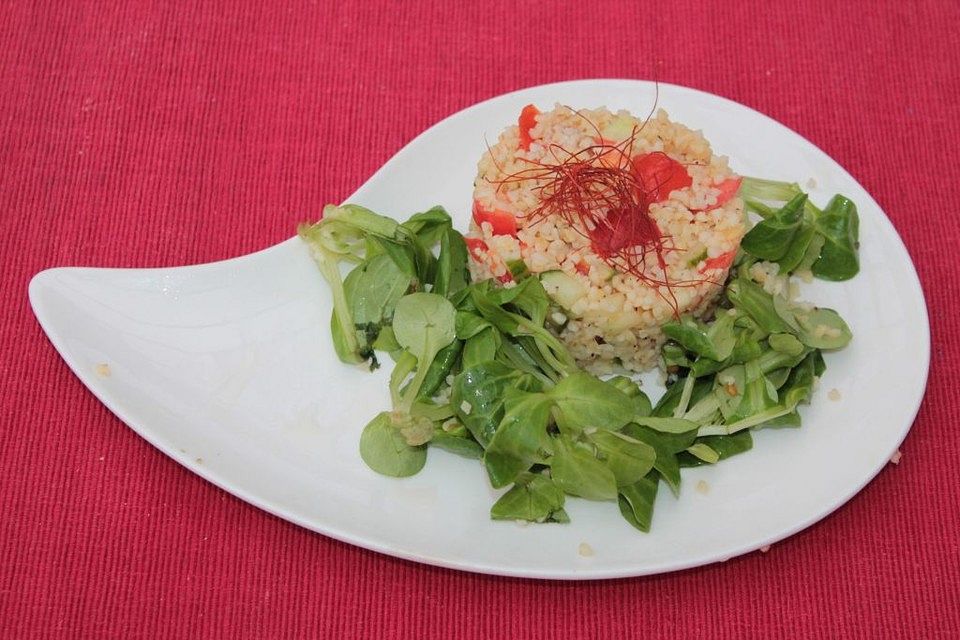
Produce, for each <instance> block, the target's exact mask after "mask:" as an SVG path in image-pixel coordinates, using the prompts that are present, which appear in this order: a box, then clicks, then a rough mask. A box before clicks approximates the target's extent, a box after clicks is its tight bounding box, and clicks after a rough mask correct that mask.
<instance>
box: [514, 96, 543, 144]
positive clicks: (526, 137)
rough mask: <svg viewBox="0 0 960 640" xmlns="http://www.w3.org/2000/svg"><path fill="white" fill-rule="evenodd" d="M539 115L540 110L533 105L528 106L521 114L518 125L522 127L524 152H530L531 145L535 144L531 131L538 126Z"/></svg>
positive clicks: (521, 138) (521, 142)
mask: <svg viewBox="0 0 960 640" xmlns="http://www.w3.org/2000/svg"><path fill="white" fill-rule="evenodd" d="M538 115H540V110H539V109H537V108H536V107H535V106H533V105H532V104H528V105H527V106H525V107H524V108H523V111H521V112H520V119H519V120H518V121H517V124H519V125H520V148H521V149H523V150H524V151H529V150H530V143H531V142H533V138H531V137H530V129H533V128H534V127H535V126H536V125H537V116H538Z"/></svg>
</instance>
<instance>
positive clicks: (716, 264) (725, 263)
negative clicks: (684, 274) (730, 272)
mask: <svg viewBox="0 0 960 640" xmlns="http://www.w3.org/2000/svg"><path fill="white" fill-rule="evenodd" d="M736 257H737V250H736V249H734V250H733V251H727V252H726V253H721V254H720V255H718V256H717V257H716V258H708V259H706V260H704V261H703V266H702V267H701V268H700V269H699V271H700V273H703V272H705V271H710V270H711V269H726V268H727V267H729V266H730V265H731V264H733V259H734V258H736Z"/></svg>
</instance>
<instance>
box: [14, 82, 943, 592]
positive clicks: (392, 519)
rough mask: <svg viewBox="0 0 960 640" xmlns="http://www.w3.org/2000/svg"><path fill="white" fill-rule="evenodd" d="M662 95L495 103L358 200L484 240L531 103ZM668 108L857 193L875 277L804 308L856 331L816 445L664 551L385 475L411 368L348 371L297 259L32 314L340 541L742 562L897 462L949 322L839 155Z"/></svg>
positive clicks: (763, 465)
mask: <svg viewBox="0 0 960 640" xmlns="http://www.w3.org/2000/svg"><path fill="white" fill-rule="evenodd" d="M654 97H655V86H654V85H653V84H652V83H649V82H640V81H626V80H586V81H576V82H565V83H559V84H553V85H546V86H540V87H534V88H531V89H526V90H523V91H519V92H516V93H511V94H507V95H504V96H501V97H498V98H494V99H492V100H489V101H487V102H483V103H481V104H478V105H475V106H473V107H470V108H469V109H466V110H465V111H462V112H460V113H458V114H456V115H454V116H451V117H450V118H448V119H446V120H444V121H443V122H441V123H439V124H437V125H436V126H434V127H432V128H431V129H429V130H428V131H426V132H425V133H423V134H422V135H420V136H419V137H418V138H416V139H415V140H414V141H413V142H411V143H410V144H409V145H408V146H407V147H405V148H404V149H403V150H402V151H400V152H399V153H398V154H397V155H396V156H395V157H394V158H392V159H391V160H390V161H389V162H388V163H387V164H386V165H384V167H383V168H381V169H380V170H379V171H378V172H377V173H376V174H375V175H374V176H373V177H372V178H371V179H370V180H369V181H368V182H367V183H366V184H364V185H363V186H362V187H361V188H360V189H359V190H358V191H357V192H356V193H355V194H354V195H353V196H352V197H351V198H350V199H349V201H351V202H356V203H358V204H363V205H365V206H368V207H370V208H371V209H374V210H375V211H378V212H381V213H385V214H388V215H392V216H394V217H398V218H403V217H406V216H407V215H409V214H410V213H412V212H414V211H419V210H423V209H426V208H428V207H430V206H432V205H435V204H442V205H443V206H445V207H446V208H447V209H448V211H450V212H451V215H453V217H454V220H455V224H456V225H457V227H458V228H459V229H461V230H463V229H465V228H466V226H467V222H468V216H469V211H470V199H471V192H472V183H473V178H474V175H475V171H476V163H477V160H478V159H479V157H480V155H481V153H482V152H483V150H484V148H485V144H486V143H485V140H489V141H491V142H492V141H494V140H496V138H497V136H498V134H499V132H500V130H501V129H502V128H503V127H504V126H506V125H508V124H510V123H511V122H514V121H515V120H516V117H517V114H518V113H519V112H520V110H521V108H522V107H523V106H524V105H525V104H527V103H531V102H532V103H536V104H538V105H539V106H540V107H541V108H550V107H551V106H552V105H553V104H554V103H563V104H569V105H573V106H577V107H596V106H600V105H606V106H608V107H610V108H612V109H620V108H624V109H629V110H631V111H632V112H634V113H635V114H640V115H645V114H646V113H648V112H649V111H650V108H651V105H652V104H653V100H654ZM659 105H660V106H661V107H663V108H665V109H666V110H667V111H668V113H669V114H670V116H671V118H673V119H675V120H678V121H680V122H683V123H685V124H687V125H688V126H691V127H692V128H695V129H702V130H703V132H704V134H705V135H706V137H707V139H708V140H710V142H711V144H712V146H713V149H714V151H715V152H716V153H721V154H724V155H727V156H728V157H729V158H730V164H731V167H732V168H733V170H734V171H736V172H738V173H741V174H745V175H756V176H763V177H767V178H773V179H781V180H792V181H797V182H799V183H800V184H801V185H805V186H806V187H807V188H808V190H809V191H810V193H811V197H812V199H813V201H814V202H816V203H818V204H821V205H823V204H825V203H826V201H827V199H829V197H830V196H831V195H833V194H834V193H837V192H841V193H843V194H845V195H847V196H849V197H850V198H852V199H853V201H854V202H856V203H857V205H858V207H859V211H860V217H861V225H860V227H861V245H862V250H861V260H862V272H861V274H860V275H859V276H858V277H857V278H855V279H854V280H852V281H850V282H846V283H821V282H816V283H814V284H811V285H809V286H805V287H804V289H803V296H802V297H805V298H808V299H811V300H815V301H816V302H817V303H818V304H821V305H823V306H829V307H833V308H835V309H837V310H838V311H839V312H840V313H841V314H842V315H843V317H844V318H845V319H846V320H847V322H848V323H849V324H850V326H851V328H852V330H853V332H854V340H853V342H852V343H851V345H850V346H849V347H848V348H847V349H845V350H843V351H842V352H840V353H837V354H830V355H828V356H827V364H828V370H827V372H826V374H825V376H824V379H823V380H822V381H821V385H820V389H819V392H818V393H817V394H816V396H815V398H814V401H813V404H812V405H811V406H809V407H805V408H803V409H802V414H803V427H802V428H801V429H780V430H770V431H760V432H757V433H756V434H755V447H754V450H753V451H751V452H749V453H747V454H745V455H741V456H737V457H735V458H733V459H731V460H728V461H724V462H722V463H720V464H718V465H716V466H713V467H701V468H698V469H691V470H687V471H685V473H684V490H683V492H682V495H681V496H680V498H679V499H676V498H674V497H673V496H672V495H671V494H670V492H669V491H667V490H665V489H664V488H661V491H660V494H659V496H658V498H657V505H656V512H655V516H654V524H653V531H652V532H651V533H650V534H647V535H644V534H641V533H639V532H637V531H636V530H634V529H632V528H631V527H630V526H629V525H628V524H627V523H626V522H625V521H624V520H623V519H622V518H621V516H620V514H619V511H618V509H617V507H616V505H615V504H612V503H591V502H587V501H584V500H579V499H573V498H571V499H569V500H568V503H567V511H568V513H569V514H570V517H571V518H572V523H571V524H569V525H531V526H521V525H519V524H515V523H510V522H492V521H490V520H489V519H488V510H489V507H490V505H491V504H492V503H493V502H494V500H495V499H496V496H497V493H498V492H495V491H493V490H492V489H491V488H490V487H489V485H488V483H487V480H486V476H485V473H484V471H483V469H482V468H481V466H480V464H479V463H477V462H475V461H468V460H465V459H463V458H458V457H456V456H454V455H452V454H447V453H446V452H443V451H433V450H431V452H430V456H429V459H428V462H427V466H426V468H425V469H424V471H423V472H421V473H420V474H419V475H417V476H415V477H413V478H408V479H404V480H395V479H391V478H385V477H381V476H378V475H376V474H375V473H373V472H371V471H369V470H368V469H367V468H366V467H365V466H364V464H363V462H362V461H361V460H360V457H359V454H358V452H357V443H358V439H359V436H360V432H361V430H362V428H363V426H364V425H365V424H366V422H367V421H368V420H369V419H370V418H371V417H372V416H373V415H374V414H375V413H376V412H378V411H380V410H382V409H384V408H387V407H388V406H389V397H388V393H387V374H388V371H387V370H388V369H389V368H390V366H389V364H388V366H386V367H384V368H383V369H381V370H380V371H378V372H376V373H374V374H371V373H369V372H367V371H365V370H362V369H359V368H356V367H350V366H346V365H343V364H341V363H340V362H339V361H338V360H337V359H336V356H335V355H334V352H333V348H332V346H331V342H330V336H329V332H328V323H329V317H330V311H331V307H332V305H331V299H330V295H329V293H328V291H327V288H326V285H325V283H324V282H323V281H322V279H321V278H320V276H319V274H318V272H317V270H316V268H315V267H314V265H313V263H312V262H311V260H310V258H309V256H308V254H307V251H306V250H305V248H304V247H303V246H302V245H301V244H300V242H299V241H298V240H297V239H292V240H289V241H287V242H284V243H281V244H279V245H277V246H275V247H272V248H270V249H267V250H265V251H261V252H259V253H255V254H252V255H248V256H244V257H240V258H236V259H234V260H228V261H225V262H219V263H214V264H207V265H200V266H193V267H178V268H170V269H144V270H140V269H137V270H119V269H94V268H65V269H51V270H48V271H45V272H43V273H41V274H39V275H37V276H36V277H35V278H34V279H33V281H32V282H31V283H30V300H31V303H32V305H33V308H34V311H35V313H36V315H37V318H38V319H39V321H40V323H41V325H42V326H43V329H44V330H45V331H46V333H47V335H48V336H49V338H50V340H51V342H52V343H53V344H54V346H55V347H56V348H57V350H58V351H59V352H60V353H61V354H62V356H63V358H64V360H65V361H66V362H67V364H68V365H69V366H70V367H71V369H72V370H73V371H74V372H75V373H76V375H77V376H79V378H80V379H81V380H82V381H83V383H84V384H85V385H86V386H87V387H89V388H90V390H91V391H92V392H93V393H94V394H96V396H97V397H98V398H99V399H100V400H102V401H103V402H104V404H106V405H107V407H109V408H110V410H111V411H113V412H114V413H115V414H116V415H117V416H119V417H120V418H121V419H122V420H123V421H124V422H125V423H126V424H128V425H129V426H130V427H131V428H133V429H134V430H135V431H136V432H137V433H139V434H140V435H141V436H143V437H144V438H146V439H147V440H148V441H150V442H151V443H152V444H153V445H155V446H156V447H158V448H160V449H161V450H162V451H164V452H165V453H166V454H167V455H169V456H170V457H172V458H174V459H175V460H177V461H178V462H180V463H181V464H183V465H184V466H186V467H187V468H189V469H191V470H192V471H194V472H196V473H197V474H199V475H201V476H202V477H204V478H206V479H207V480H210V481H211V482H213V483H215V484H217V485H218V486H220V487H222V488H224V489H225V490H227V491H229V492H231V493H233V494H235V495H237V496H239V497H240V498H242V499H244V500H246V501H248V502H250V503H252V504H254V505H257V506H258V507H261V508H263V509H265V510H267V511H269V512H271V513H274V514H276V515H278V516H280V517H282V518H285V519H287V520H290V521H292V522H295V523H297V524H300V525H302V526H304V527H307V528H310V529H313V530H315V531H318V532H321V533H323V534H326V535H328V536H332V537H334V538H337V539H340V540H344V541H347V542H350V543H353V544H356V545H360V546H363V547H367V548H370V549H374V550H377V551H381V552H384V553H388V554H391V555H395V556H399V557H402V558H408V559H412V560H417V561H420V562H427V563H431V564H436V565H442V566H446V567H455V568H458V569H464V570H468V571H478V572H485V573H495V574H506V575H516V576H531V577H542V578H564V579H576V578H611V577H620V576H636V575H643V574H651V573H657V572H663V571H670V570H676V569H681V568H686V567H692V566H697V565H702V564H706V563H709V562H714V561H719V560H724V559H727V558H730V557H733V556H736V555H739V554H742V553H746V552H748V551H752V550H755V549H758V548H760V547H762V546H764V545H767V544H770V543H772V542H775V541H777V540H780V539H782V538H784V537H786V536H789V535H791V534H793V533H795V532H797V531H799V530H801V529H803V528H804V527H807V526H809V525H810V524H812V523H814V522H816V521H818V520H820V519H821V518H823V517H824V516H826V515H827V514H829V513H830V512H831V511H833V510H834V509H836V508H837V507H839V506H840V505H842V504H843V503H845V502H846V501H847V500H849V499H850V498H851V497H852V496H853V495H855V494H856V493H857V492H858V491H859V490H860V489H861V488H862V487H863V486H864V485H865V484H866V483H867V482H868V481H869V480H870V479H871V478H873V477H874V475H875V474H876V473H877V472H878V471H879V470H880V469H881V468H882V467H883V466H884V464H886V462H887V460H888V459H889V458H890V456H891V455H892V454H893V453H894V452H895V451H896V449H897V447H898V445H899V444H900V442H901V441H902V440H903V438H904V437H905V435H906V434H907V431H908V430H909V428H910V426H911V424H912V422H913V419H914V417H915V415H916V412H917V409H918V407H919V404H920V401H921V399H922V396H923V391H924V388H925V385H926V376H927V370H928V365H929V329H928V322H927V312H926V307H925V304H924V300H923V294H922V292H921V289H920V285H919V282H918V280H917V276H916V273H915V271H914V268H913V265H912V263H911V261H910V258H909V256H908V255H907V252H906V250H905V248H904V246H903V244H902V242H901V241H900V238H899V237H898V236H897V233H896V231H895V230H894V228H893V226H892V225H891V224H890V222H889V220H888V219H887V217H886V216H885V215H884V213H883V211H882V210H881V209H880V207H879V206H878V205H877V203H876V202H874V201H873V199H872V198H871V197H870V195H869V194H867V193H866V191H864V189H863V188H862V187H861V186H860V185H859V184H858V183H857V182H856V181H855V180H854V179H853V178H852V177H851V176H850V175H849V174H848V173H847V172H846V171H845V170H844V169H842V168H841V167H840V166H839V165H838V164H837V163H836V162H834V161H833V160H831V159H830V158H829V157H828V156H827V155H826V154H824V153H823V152H822V151H820V150H819V149H817V148H816V147H814V146H813V145H812V144H810V143H809V142H807V141H806V140H805V139H804V138H802V137H801V136H799V135H797V134H796V133H794V132H792V131H790V130H789V129H787V128H786V127H784V126H782V125H780V124H778V123H777V122H775V121H773V120H771V119H769V118H767V117H766V116H763V115H761V114H759V113H757V112H756V111H753V110H751V109H749V108H747V107H744V106H742V105H739V104H737V103H734V102H731V101H729V100H725V99H723V98H719V97H716V96H713V95H709V94H706V93H702V92H699V91H694V90H691V89H686V88H682V87H676V86H672V85H664V84H661V85H660V86H659ZM103 365H106V366H103ZM832 389H836V390H837V391H838V393H839V400H832V399H830V398H829V397H828V396H829V395H833V396H834V397H836V396H837V394H829V393H828V392H829V391H830V390H832ZM651 393H652V395H658V394H659V391H658V390H652V389H651ZM700 480H703V481H704V483H705V484H700V486H699V490H696V489H695V487H696V486H697V485H698V481H700ZM581 543H586V544H587V545H588V546H589V549H590V550H592V555H590V554H582V553H581V549H582V547H581Z"/></svg>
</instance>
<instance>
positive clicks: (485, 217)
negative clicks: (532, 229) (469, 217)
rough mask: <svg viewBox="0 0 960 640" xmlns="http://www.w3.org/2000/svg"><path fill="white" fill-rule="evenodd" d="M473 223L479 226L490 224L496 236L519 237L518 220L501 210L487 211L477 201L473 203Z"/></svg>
mask: <svg viewBox="0 0 960 640" xmlns="http://www.w3.org/2000/svg"><path fill="white" fill-rule="evenodd" d="M473 221H474V222H476V223H477V225H480V224H481V223H483V222H489V223H490V226H491V227H493V235H495V236H513V237H516V236H517V219H516V218H515V217H513V214H511V213H509V212H508V211H501V210H499V209H495V210H494V211H487V210H486V209H484V208H483V207H481V206H480V203H479V202H477V201H476V200H474V201H473Z"/></svg>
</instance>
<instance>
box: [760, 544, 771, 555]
mask: <svg viewBox="0 0 960 640" xmlns="http://www.w3.org/2000/svg"><path fill="white" fill-rule="evenodd" d="M768 551H770V545H768V544H767V545H764V546H762V547H760V553H766V552H768Z"/></svg>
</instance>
